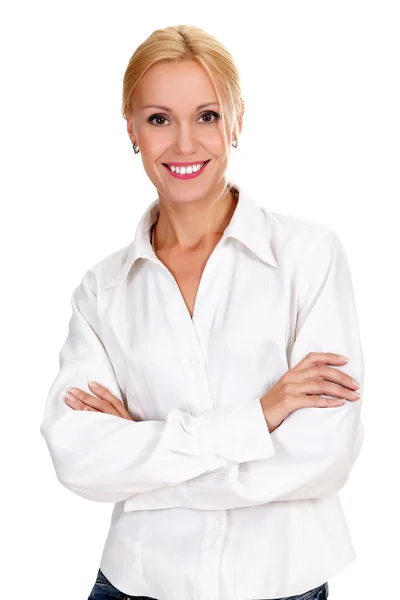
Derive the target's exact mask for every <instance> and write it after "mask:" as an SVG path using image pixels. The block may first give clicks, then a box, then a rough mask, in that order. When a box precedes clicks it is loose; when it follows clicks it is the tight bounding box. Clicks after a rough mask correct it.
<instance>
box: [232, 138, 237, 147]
mask: <svg viewBox="0 0 400 600" xmlns="http://www.w3.org/2000/svg"><path fill="white" fill-rule="evenodd" d="M232 146H233V147H234V148H237V146H238V139H237V138H235V139H234V140H233V142H232Z"/></svg>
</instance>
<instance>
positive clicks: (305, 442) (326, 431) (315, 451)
mask: <svg viewBox="0 0 400 600" xmlns="http://www.w3.org/2000/svg"><path fill="white" fill-rule="evenodd" d="M295 278H296V289H297V325H296V334H295V340H294V343H293V346H292V348H291V352H290V356H289V368H292V367H294V366H295V365H296V364H298V363H299V362H300V360H302V359H303V358H304V357H305V356H307V354H308V353H309V352H334V353H338V354H343V355H344V356H346V357H347V358H348V359H349V361H348V363H346V365H344V366H340V367H336V368H339V369H340V370H341V371H342V372H344V373H347V374H349V375H351V376H352V377H353V378H355V379H357V380H358V381H359V383H360V384H361V385H360V387H359V389H358V391H359V392H360V399H359V400H357V401H355V402H353V401H346V402H345V404H344V405H343V406H338V407H326V408H322V407H321V408H320V407H310V408H301V409H298V410H296V411H294V412H292V413H291V414H290V415H289V416H288V417H287V418H286V419H285V420H284V421H283V423H282V424H281V425H280V426H279V427H278V428H277V429H275V430H274V431H273V432H272V434H271V437H272V440H273V445H274V447H275V450H276V452H275V454H274V455H272V456H270V457H267V458H266V459H263V460H256V461H248V462H243V463H241V464H235V465H230V466H224V467H222V468H220V469H218V470H216V471H213V472H212V473H206V474H204V475H200V476H198V477H196V478H194V479H192V480H190V481H187V482H186V483H184V484H182V485H178V486H176V487H175V488H168V489H164V490H158V491H157V492H156V493H155V494H153V495H150V494H139V495H138V496H136V497H133V498H130V499H129V500H127V502H126V506H125V508H124V510H141V509H159V508H172V507H189V508H194V509H204V510H207V509H210V510H218V509H221V510H222V509H229V508H240V507H246V506H253V505H259V504H265V503H267V502H277V501H286V500H303V499H307V498H320V497H323V496H328V495H331V494H333V493H335V492H338V491H339V490H340V489H341V488H342V487H343V486H344V484H345V483H346V481H347V479H348V477H349V474H350V471H351V469H352V467H353V465H354V463H355V461H356V458H357V456H358V454H359V452H360V449H361V445H362V442H363V437H364V429H363V425H362V422H361V407H362V402H363V393H364V359H363V353H362V348H361V343H360V334H359V326H358V319H357V314H356V306H355V298H354V293H353V287H352V281H351V276H350V272H349V266H348V262H347V258H346V255H345V251H344V249H343V246H342V244H341V242H340V240H339V238H338V236H337V234H336V233H334V232H332V231H330V232H329V233H328V234H326V233H325V234H324V235H323V237H322V238H321V237H320V238H319V239H318V240H317V242H316V243H315V244H314V245H312V248H311V249H310V250H309V251H307V252H306V255H305V256H303V257H302V259H301V264H300V265H299V266H298V269H297V271H296V275H295Z"/></svg>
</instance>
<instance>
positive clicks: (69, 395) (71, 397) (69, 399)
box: [65, 394, 75, 402]
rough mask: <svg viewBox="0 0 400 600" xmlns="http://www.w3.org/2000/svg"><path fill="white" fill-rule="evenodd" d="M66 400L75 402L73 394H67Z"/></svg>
mask: <svg viewBox="0 0 400 600" xmlns="http://www.w3.org/2000/svg"><path fill="white" fill-rule="evenodd" d="M65 399H66V400H68V401H69V402H75V398H74V397H73V396H72V395H71V394H67V395H66V396H65Z"/></svg>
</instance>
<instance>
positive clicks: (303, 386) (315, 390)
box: [286, 379, 359, 402]
mask: <svg viewBox="0 0 400 600" xmlns="http://www.w3.org/2000/svg"><path fill="white" fill-rule="evenodd" d="M286 389H287V393H288V394H292V395H297V396H300V395H302V394H318V395H320V394H324V395H327V396H334V397H337V398H346V400H351V401H353V402H354V401H356V400H359V395H357V392H353V391H352V390H348V389H347V388H344V387H342V386H341V385H336V383H330V382H329V381H325V380H324V379H317V380H312V381H306V382H305V383H288V384H287V385H286Z"/></svg>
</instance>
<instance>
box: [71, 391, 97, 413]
mask: <svg viewBox="0 0 400 600" xmlns="http://www.w3.org/2000/svg"><path fill="white" fill-rule="evenodd" d="M68 395H69V396H71V394H68ZM65 402H66V403H67V404H68V406H70V407H71V408H73V409H74V410H87V411H89V410H91V411H95V412H98V411H97V410H96V409H95V408H92V407H90V406H87V405H86V404H85V403H84V402H81V400H78V399H77V398H75V400H71V398H68V397H67V396H65Z"/></svg>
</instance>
